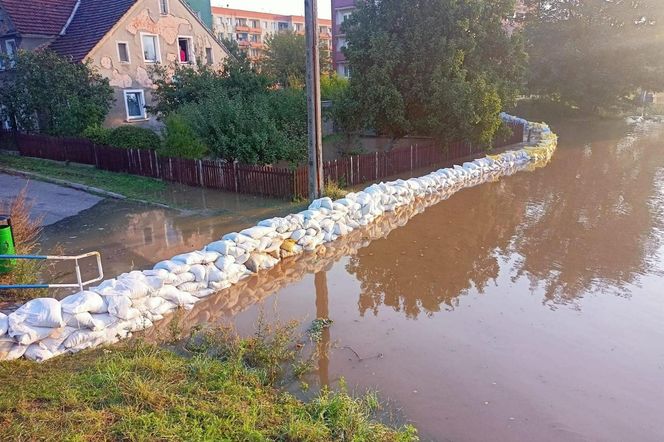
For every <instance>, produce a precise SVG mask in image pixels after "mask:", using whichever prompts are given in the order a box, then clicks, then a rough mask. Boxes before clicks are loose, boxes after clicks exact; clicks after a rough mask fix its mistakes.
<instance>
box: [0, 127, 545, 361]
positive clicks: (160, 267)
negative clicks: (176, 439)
mask: <svg viewBox="0 0 664 442" xmlns="http://www.w3.org/2000/svg"><path fill="white" fill-rule="evenodd" d="M501 117H502V118H503V120H505V121H507V122H511V123H521V124H523V125H524V127H527V128H528V129H529V130H530V131H531V136H532V140H533V143H534V145H533V146H526V147H524V148H522V149H519V150H516V151H506V152H504V153H501V154H498V155H489V156H486V157H484V158H481V159H477V160H475V161H472V162H467V163H464V164H463V165H460V166H459V165H456V166H454V167H450V168H445V169H440V170H438V171H436V172H432V173H430V174H428V175H425V176H423V177H419V178H411V179H408V180H396V181H392V182H388V183H380V184H373V185H371V186H369V187H367V188H366V189H365V190H363V191H360V192H356V193H349V194H348V195H347V196H346V197H345V198H342V199H339V200H337V201H332V200H331V199H330V198H321V199H319V200H316V201H314V202H313V203H312V204H311V205H310V206H309V208H308V209H307V210H304V211H302V212H300V213H296V214H291V215H288V216H286V217H284V218H272V219H267V220H264V221H261V222H260V223H258V225H257V226H254V227H251V228H248V229H245V230H243V231H241V232H234V233H229V234H227V235H224V236H223V237H222V238H221V239H220V240H219V241H215V242H213V243H210V244H208V245H207V246H206V247H204V248H203V250H199V251H194V252H190V253H185V254H181V255H177V256H175V257H173V258H172V259H170V260H166V261H162V262H159V263H157V264H156V265H155V266H154V268H153V269H151V270H144V271H133V272H129V273H124V274H122V275H120V276H118V277H117V278H113V279H109V280H106V281H104V282H103V283H101V284H100V285H98V286H96V287H91V288H89V289H88V290H85V291H82V292H79V293H76V294H73V295H70V296H68V297H66V298H64V299H62V300H60V301H58V300H56V299H52V298H39V299H33V300H31V301H28V302H27V303H25V304H24V305H22V306H21V307H19V308H18V309H17V310H16V311H14V312H12V313H11V314H9V315H4V314H2V313H0V360H14V359H18V358H21V357H25V358H28V359H31V360H34V361H44V360H47V359H50V358H52V357H54V356H57V355H60V354H63V353H75V352H78V351H81V350H84V349H87V348H93V347H97V346H100V345H104V344H112V343H115V342H118V341H119V340H121V339H125V338H128V337H129V336H131V334H132V333H133V332H136V331H140V330H145V329H147V328H150V327H152V325H153V324H154V323H155V322H156V321H159V320H161V319H163V318H164V316H165V315H167V314H168V313H171V312H173V311H175V310H177V309H178V308H184V309H185V310H191V309H192V308H193V307H194V305H195V304H196V303H198V302H199V301H201V300H202V299H204V298H207V297H209V296H211V295H212V294H214V293H216V292H219V291H221V290H223V289H226V288H229V287H231V286H233V285H235V284H237V283H238V282H239V281H240V280H243V279H245V278H247V277H250V276H251V275H254V274H255V273H257V272H260V271H262V270H268V269H270V268H272V267H274V266H275V265H276V264H277V263H278V262H279V261H280V260H282V259H284V258H288V257H291V256H295V255H299V254H302V253H304V252H305V251H314V250H316V249H317V248H318V247H319V246H321V245H323V244H326V243H330V242H332V241H335V240H336V239H338V238H340V237H342V236H345V235H347V234H349V233H350V232H352V231H355V230H357V229H360V228H362V227H364V226H368V225H370V224H371V223H373V222H374V221H375V220H376V219H377V218H378V217H380V216H381V215H383V214H385V213H388V212H394V211H396V210H397V209H398V208H400V207H404V206H408V205H412V204H414V203H416V202H417V201H418V200H420V199H422V198H423V197H431V196H432V195H436V194H441V195H442V194H445V195H450V194H452V193H454V192H457V191H459V190H461V189H463V188H466V187H471V186H476V185H479V184H481V183H483V182H486V181H489V180H494V179H496V178H498V177H500V176H503V175H509V174H512V173H514V172H515V171H518V170H521V169H524V168H528V167H532V166H542V165H544V164H546V163H547V162H548V161H549V160H550V159H551V157H552V155H553V153H554V151H555V149H556V146H557V137H556V135H555V134H553V133H552V132H551V130H550V129H549V127H548V126H547V125H546V124H543V123H529V122H527V121H525V120H523V119H520V118H517V117H513V116H510V115H507V114H501ZM432 200H433V199H432Z"/></svg>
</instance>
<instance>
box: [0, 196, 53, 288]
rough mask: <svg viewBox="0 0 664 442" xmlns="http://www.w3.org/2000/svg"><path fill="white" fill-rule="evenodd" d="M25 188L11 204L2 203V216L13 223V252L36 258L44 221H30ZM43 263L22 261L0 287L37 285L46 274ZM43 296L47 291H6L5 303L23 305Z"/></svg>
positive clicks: (0, 279)
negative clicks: (23, 301)
mask: <svg viewBox="0 0 664 442" xmlns="http://www.w3.org/2000/svg"><path fill="white" fill-rule="evenodd" d="M27 190H28V189H27V187H24V188H23V189H22V190H21V191H20V192H19V194H18V195H17V196H16V198H14V199H13V200H12V201H11V202H2V201H0V213H1V214H3V215H9V216H10V217H11V219H12V231H13V236H14V243H15V244H14V249H15V250H16V254H17V255H34V254H37V252H38V251H39V235H40V234H41V231H42V227H41V225H42V218H40V217H37V218H34V217H32V218H31V217H30V212H31V210H32V204H31V203H30V202H29V200H28V197H27ZM43 268H44V265H43V261H36V260H25V259H19V260H16V261H15V265H14V267H13V268H12V270H11V272H10V273H6V274H0V284H1V285H16V284H35V283H38V282H39V281H38V278H39V275H40V273H41V271H42V270H43ZM43 295H44V290H37V289H31V290H3V292H2V299H1V300H2V301H10V300H11V301H20V300H25V299H32V298H37V297H39V296H43Z"/></svg>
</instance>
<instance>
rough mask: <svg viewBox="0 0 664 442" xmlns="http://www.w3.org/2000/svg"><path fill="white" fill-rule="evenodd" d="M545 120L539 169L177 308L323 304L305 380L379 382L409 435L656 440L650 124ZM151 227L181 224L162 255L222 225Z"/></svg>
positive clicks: (145, 218) (661, 365) (407, 214)
mask: <svg viewBox="0 0 664 442" xmlns="http://www.w3.org/2000/svg"><path fill="white" fill-rule="evenodd" d="M553 128H554V130H555V131H556V132H557V133H558V134H559V135H560V146H559V149H558V151H557V153H556V155H555V157H554V160H553V161H552V162H551V164H549V165H548V166H547V167H546V168H543V169H537V170H535V171H533V172H520V173H518V174H515V175H513V176H510V177H505V178H502V179H501V180H500V181H497V182H494V183H488V184H484V185H481V186H479V187H476V188H471V189H466V190H463V191H461V192H460V193H458V194H455V195H453V196H452V197H450V198H449V199H446V200H444V201H441V202H440V203H438V204H436V205H434V206H432V207H429V208H427V209H426V210H424V207H421V208H418V207H414V208H409V209H408V210H406V211H403V212H401V213H398V214H393V215H389V216H387V217H385V219H383V220H381V222H379V223H377V225H376V226H372V227H370V228H369V229H367V230H364V231H360V232H353V233H352V234H351V235H349V237H346V238H344V239H342V240H340V241H337V242H336V243H334V244H332V245H330V246H329V247H326V248H324V249H321V250H320V251H319V252H318V253H317V254H315V255H304V256H302V257H298V258H295V259H290V260H286V261H284V262H282V263H280V264H279V265H278V266H277V267H276V268H275V269H272V270H271V271H269V272H266V273H263V274H260V275H258V276H257V277H254V278H250V279H248V280H245V281H243V282H241V283H240V284H239V285H238V286H236V287H234V288H231V289H229V290H227V291H224V292H221V293H220V294H218V295H215V296H213V297H211V298H209V299H207V300H205V302H202V303H201V304H198V305H196V307H195V308H194V310H192V311H191V312H187V313H186V314H185V316H184V318H179V319H178V320H179V321H181V324H183V325H185V327H191V326H193V325H195V324H206V323H213V324H214V323H226V322H232V323H234V324H236V325H237V326H238V327H239V329H240V330H242V331H244V332H246V333H249V332H251V330H252V328H253V326H254V323H255V321H256V320H257V317H258V315H259V312H260V311H263V312H264V314H265V315H266V316H267V318H268V320H276V319H277V318H279V319H281V320H289V319H299V320H301V321H302V323H303V329H306V327H307V326H308V324H309V323H310V321H311V320H313V319H315V318H316V317H329V318H330V319H332V320H333V321H334V324H333V325H332V327H331V328H330V329H329V330H327V331H326V332H325V333H323V339H324V342H323V344H322V347H321V349H327V351H323V352H322V356H321V357H320V358H319V359H318V360H317V361H316V362H317V367H316V370H315V373H314V374H313V375H312V376H313V377H312V378H311V379H310V381H311V382H314V383H319V384H329V385H332V386H337V385H338V384H339V381H340V379H341V378H344V379H345V381H346V383H347V384H348V385H349V387H350V388H351V389H353V390H355V391H364V390H366V389H375V390H378V392H379V394H380V397H381V398H383V399H386V400H388V401H390V404H391V406H392V407H394V408H396V409H398V410H399V411H398V413H399V414H400V415H402V416H404V417H405V418H406V420H407V421H409V422H412V423H413V424H414V425H415V426H416V427H417V428H418V429H419V430H420V435H421V437H422V438H423V439H424V440H444V441H445V440H452V441H483V440H500V441H503V440H510V441H511V440H514V441H521V440H537V441H549V440H551V441H553V440H566V441H567V440H571V441H577V440H578V441H600V440H601V441H605V440H609V441H625V440H639V441H661V440H663V439H664V420H662V419H661V410H662V406H664V345H662V343H663V342H664V247H663V245H662V240H663V238H664V126H662V125H646V126H636V127H635V126H631V127H627V126H625V125H623V124H620V123H616V122H607V123H560V124H557V125H556V124H554V125H553ZM418 212H421V213H418ZM134 216H137V215H136V214H134ZM159 216H161V215H159ZM244 221H249V220H244ZM108 222H111V221H110V217H109V220H108ZM169 223H170V224H169ZM162 224H166V225H171V226H175V227H173V228H172V230H173V231H174V232H176V233H177V234H176V233H174V234H172V235H174V237H178V238H180V237H181V238H189V239H182V240H178V241H175V242H174V243H176V244H177V245H178V247H175V248H173V249H172V250H168V256H170V255H173V254H174V253H177V252H179V251H180V250H179V249H180V248H182V249H185V248H186V247H188V246H192V245H194V246H198V245H200V244H202V243H204V242H205V241H207V240H209V238H208V237H210V236H211V235H217V234H221V233H224V232H223V231H221V230H225V228H227V227H228V228H231V227H233V225H223V226H221V227H220V226H219V225H220V220H219V219H216V220H215V219H212V218H211V219H210V220H194V219H191V220H188V221H186V220H185V221H183V222H181V223H179V224H178V223H174V221H173V219H171V218H169V216H168V214H166V215H163V219H162V218H160V217H157V216H156V215H155V213H153V212H146V213H145V214H144V215H142V217H138V218H136V219H134V221H133V224H132V225H134V226H135V227H132V228H133V229H134V230H135V231H136V232H137V233H135V236H137V237H140V236H141V234H140V232H141V229H142V228H144V227H143V226H144V225H146V226H147V225H151V226H153V230H152V233H148V232H147V231H144V233H143V235H144V236H145V237H146V238H147V237H149V236H150V235H152V237H153V238H156V237H157V236H158V235H165V236H166V237H168V236H169V233H168V232H169V229H164V230H163V231H159V232H157V233H155V232H156V231H157V229H156V228H155V227H154V226H161V225H162ZM230 224H233V223H232V222H231V223H230ZM235 224H242V220H239V221H237V222H236V223H235ZM240 227H242V226H240ZM226 231H228V230H226ZM178 235H179V236H178ZM196 235H198V236H196ZM204 240H205V241H204ZM135 242H140V241H135ZM146 242H149V241H146ZM163 247H164V244H163V241H157V245H155V246H154V250H153V249H150V248H145V249H142V251H140V252H133V253H135V254H137V255H136V256H137V257H136V261H141V260H142V261H143V262H149V261H156V260H157V259H152V257H153V256H154V257H157V255H159V254H162V255H163V252H164V250H163ZM168 247H169V248H170V247H171V246H170V245H168ZM139 249H140V247H139ZM126 253H129V252H126ZM138 254H140V256H139V255H138ZM160 257H161V256H160ZM118 259H122V260H123V261H125V260H126V256H121V257H119V258H118ZM172 320H174V319H173V318H167V319H166V320H164V321H163V322H161V323H159V324H158V326H157V327H155V328H154V329H151V330H150V331H148V333H147V336H148V338H149V337H150V336H157V335H159V334H162V333H167V330H168V327H169V321H172Z"/></svg>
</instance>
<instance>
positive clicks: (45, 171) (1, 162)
mask: <svg viewBox="0 0 664 442" xmlns="http://www.w3.org/2000/svg"><path fill="white" fill-rule="evenodd" d="M3 166H4V167H7V168H9V169H14V170H20V171H25V172H33V173H37V174H39V175H40V176H43V177H47V178H55V179H59V180H64V181H67V182H70V183H77V184H84V185H87V186H93V187H96V188H99V189H103V190H108V191H110V192H115V193H119V194H121V195H124V196H126V197H127V198H131V199H135V200H140V201H148V202H154V203H162V202H163V197H162V196H163V194H164V192H165V191H166V183H164V182H163V181H160V180H156V179H152V178H146V177H139V176H136V175H127V174H123V173H115V172H108V171H105V170H99V169H94V168H92V167H88V166H77V165H71V164H70V165H66V164H62V163H56V162H54V161H49V160H41V159H36V158H29V157H19V156H16V155H7V154H2V153H0V169H1V168H2V167H3Z"/></svg>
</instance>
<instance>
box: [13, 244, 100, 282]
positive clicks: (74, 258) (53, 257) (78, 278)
mask: <svg viewBox="0 0 664 442" xmlns="http://www.w3.org/2000/svg"><path fill="white" fill-rule="evenodd" d="M92 256H94V257H96V259H97V277H96V278H94V279H90V280H88V281H83V278H82V276H81V266H80V265H79V261H80V260H82V259H85V258H89V257H92ZM0 259H10V260H16V259H29V260H37V261H47V260H48V261H74V268H75V270H76V284H73V283H72V284H15V285H0V290H13V289H53V288H78V289H80V290H83V288H84V287H85V286H87V285H90V284H92V283H95V282H99V281H101V280H103V279H104V269H103V268H102V265H101V254H100V253H99V252H89V253H84V254H83V255H78V256H60V255H0Z"/></svg>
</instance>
